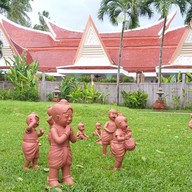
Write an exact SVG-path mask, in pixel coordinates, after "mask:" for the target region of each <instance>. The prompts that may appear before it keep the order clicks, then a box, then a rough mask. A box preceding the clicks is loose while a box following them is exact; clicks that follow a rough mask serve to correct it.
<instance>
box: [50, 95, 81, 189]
mask: <svg viewBox="0 0 192 192" xmlns="http://www.w3.org/2000/svg"><path fill="white" fill-rule="evenodd" d="M47 113H48V115H49V118H48V120H47V122H48V123H49V125H50V132H49V143H50V149H49V154H48V164H49V175H48V185H49V186H50V187H56V186H59V185H60V184H59V179H58V177H59V170H61V171H62V181H61V183H62V184H64V183H67V184H69V185H74V184H75V182H74V181H73V179H72V177H71V174H70V167H71V164H72V152H71V148H70V142H72V143H75V142H76V140H77V138H76V136H75V134H74V132H73V129H72V127H71V125H70V124H71V122H72V115H73V109H72V107H71V106H70V105H69V103H68V101H67V100H65V99H62V100H60V101H59V102H58V103H56V104H55V105H53V106H52V107H49V108H48V111H47Z"/></svg>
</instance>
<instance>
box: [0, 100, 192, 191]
mask: <svg viewBox="0 0 192 192" xmlns="http://www.w3.org/2000/svg"><path fill="white" fill-rule="evenodd" d="M53 104H54V103H51V102H37V103H35V102H19V101H0V109H1V110H0V191H3V192H41V191H46V190H47V191H58V188H56V189H47V176H48V172H47V168H48V159H47V154H48V151H49V143H48V139H47V133H48V131H49V126H48V124H47V122H46V119H47V117H48V115H47V108H48V106H51V105H53ZM71 105H72V107H73V109H74V113H73V122H72V127H73V129H74V131H75V132H77V124H78V123H79V122H80V121H82V122H84V124H85V132H86V134H87V135H89V139H88V140H85V141H79V140H78V141H77V142H76V143H74V144H71V148H72V153H73V164H72V166H71V175H72V177H73V178H74V180H75V182H76V184H75V185H74V186H72V187H71V186H67V185H64V186H62V187H61V188H60V189H61V190H62V191H75V192H76V191H79V192H85V191H86V192H88V191H89V192H109V191H110V192H116V191H117V192H178V191H180V192H187V191H189V192H190V191H192V152H191V151H192V130H190V129H189V128H188V122H189V120H190V118H189V113H190V111H173V110H170V111H164V112H157V111H154V110H152V109H144V110H141V109H129V108H125V107H117V106H116V105H100V104H71ZM111 108H115V109H117V110H118V111H119V112H121V113H123V114H124V115H125V116H126V117H127V118H128V123H129V126H130V128H131V129H132V133H133V134H132V136H133V138H134V139H135V140H136V142H137V147H136V149H135V150H134V151H132V152H127V153H126V155H125V158H124V160H123V167H124V171H116V172H114V171H113V165H114V158H113V156H111V155H109V154H108V155H107V156H105V157H104V156H102V153H101V152H102V146H101V145H99V144H97V143H96V139H97V138H96V137H93V136H92V132H93V131H94V130H95V123H96V122H97V121H100V122H101V123H102V127H103V126H104V124H105V122H106V121H108V116H107V112H108V110H110V109H111ZM31 112H36V113H37V114H38V115H39V117H40V126H39V127H38V128H37V130H38V129H39V128H40V127H43V128H44V130H45V134H44V135H43V136H42V137H41V139H40V143H41V146H40V158H39V165H40V168H39V169H38V170H32V169H30V170H29V171H24V169H23V165H24V160H25V159H24V155H23V152H22V147H21V146H22V140H23V134H24V131H25V128H26V122H25V119H26V116H27V115H28V114H29V113H31ZM108 149H109V148H108ZM59 177H61V174H59Z"/></svg>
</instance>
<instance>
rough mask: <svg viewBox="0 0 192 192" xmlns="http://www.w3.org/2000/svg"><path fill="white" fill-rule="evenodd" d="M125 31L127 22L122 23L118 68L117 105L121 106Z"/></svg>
mask: <svg viewBox="0 0 192 192" xmlns="http://www.w3.org/2000/svg"><path fill="white" fill-rule="evenodd" d="M124 30H125V21H123V22H122V30H121V37H120V46H119V56H118V68H117V105H119V104H120V92H119V83H120V68H121V56H122V48H123V35H124Z"/></svg>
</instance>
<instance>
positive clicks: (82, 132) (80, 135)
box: [77, 122, 89, 140]
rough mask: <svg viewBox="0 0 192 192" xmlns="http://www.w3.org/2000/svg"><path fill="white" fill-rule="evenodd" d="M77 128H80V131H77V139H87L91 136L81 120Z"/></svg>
mask: <svg viewBox="0 0 192 192" xmlns="http://www.w3.org/2000/svg"><path fill="white" fill-rule="evenodd" d="M77 128H78V131H77V139H83V140H86V139H88V138H89V136H87V135H86V134H85V125H84V123H83V122H80V123H79V124H78V125H77Z"/></svg>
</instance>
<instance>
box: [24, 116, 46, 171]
mask: <svg viewBox="0 0 192 192" xmlns="http://www.w3.org/2000/svg"><path fill="white" fill-rule="evenodd" d="M26 123H27V125H28V127H27V128H26V130H25V133H24V137H23V143H22V149H23V153H24V155H25V159H26V160H25V164H24V169H25V170H27V169H29V165H30V163H31V162H32V168H34V169H36V168H38V159H39V139H38V137H41V136H42V135H43V134H44V130H43V128H39V133H38V132H37V131H36V128H37V127H38V126H39V116H38V115H37V114H35V113H31V114H30V115H28V116H27V118H26Z"/></svg>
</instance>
